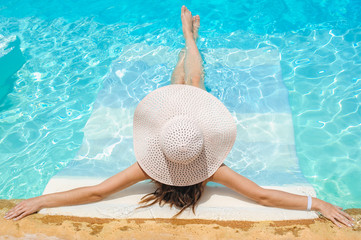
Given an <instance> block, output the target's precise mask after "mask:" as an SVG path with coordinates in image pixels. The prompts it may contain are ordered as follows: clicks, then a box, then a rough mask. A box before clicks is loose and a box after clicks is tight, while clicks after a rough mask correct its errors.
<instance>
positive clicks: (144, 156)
mask: <svg viewBox="0 0 361 240" xmlns="http://www.w3.org/2000/svg"><path fill="white" fill-rule="evenodd" d="M178 115H183V116H188V117H190V118H192V119H193V120H194V122H196V123H197V125H198V127H199V128H200V129H201V131H202V133H203V137H204V147H203V150H202V152H201V154H200V155H199V157H198V158H197V159H196V160H194V161H192V162H191V163H189V164H180V163H175V162H172V161H169V160H167V158H166V156H165V155H164V154H163V152H162V150H161V147H160V144H159V141H160V139H159V137H160V131H161V128H162V126H163V125H164V124H165V123H166V122H167V121H168V120H169V119H171V118H173V117H175V116H178ZM236 133H237V128H236V124H235V121H234V119H233V117H232V115H231V113H230V112H229V111H228V109H227V108H226V107H225V106H224V105H223V103H222V102H221V101H220V100H218V99H217V98H216V97H214V96H213V95H212V94H210V93H208V92H206V91H204V90H202V89H200V88H197V87H193V86H189V85H182V84H172V85H168V86H165V87H161V88H158V89H156V90H154V91H153V92H151V93H149V94H148V95H147V96H146V97H145V98H144V99H143V100H142V101H141V102H140V103H139V104H138V106H137V108H136V110H135V112H134V119H133V144H134V153H135V157H136V159H137V161H138V163H139V165H140V166H141V168H142V169H143V170H144V171H145V172H146V173H147V174H148V175H149V176H150V177H151V178H152V179H154V180H156V181H158V182H160V183H163V184H167V185H173V186H189V185H194V184H197V183H200V182H202V181H204V180H206V179H208V178H209V177H211V176H212V175H213V174H214V173H215V172H216V171H217V169H218V168H219V167H220V165H221V164H222V163H223V161H224V160H225V158H226V157H227V155H228V153H229V152H230V150H231V149H232V147H233V144H234V141H235V139H236Z"/></svg>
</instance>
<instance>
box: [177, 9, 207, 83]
mask: <svg viewBox="0 0 361 240" xmlns="http://www.w3.org/2000/svg"><path fill="white" fill-rule="evenodd" d="M181 18H182V28H183V35H184V38H185V41H186V51H185V57H184V74H185V76H184V81H185V83H186V84H189V85H193V86H196V87H199V88H202V89H204V90H205V88H204V73H203V66H202V57H201V55H200V54H199V51H198V48H197V45H196V42H195V41H194V38H193V18H192V13H191V12H190V11H189V10H188V9H187V8H186V7H185V6H183V7H182V13H181ZM194 19H195V20H196V21H197V22H199V16H195V18H194Z"/></svg>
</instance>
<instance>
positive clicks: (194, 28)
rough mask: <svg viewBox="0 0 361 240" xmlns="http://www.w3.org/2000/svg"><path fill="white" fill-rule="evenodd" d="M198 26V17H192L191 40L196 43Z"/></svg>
mask: <svg viewBox="0 0 361 240" xmlns="http://www.w3.org/2000/svg"><path fill="white" fill-rule="evenodd" d="M199 26H200V17H199V15H196V16H194V17H193V38H194V41H197V39H198V30H199Z"/></svg>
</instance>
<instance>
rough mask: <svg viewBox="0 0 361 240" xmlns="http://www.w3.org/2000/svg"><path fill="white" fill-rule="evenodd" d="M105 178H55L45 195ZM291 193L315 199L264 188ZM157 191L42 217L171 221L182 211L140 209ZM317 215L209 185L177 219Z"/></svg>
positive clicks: (142, 189) (144, 185)
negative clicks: (148, 196) (60, 216)
mask: <svg viewBox="0 0 361 240" xmlns="http://www.w3.org/2000/svg"><path fill="white" fill-rule="evenodd" d="M103 180H104V179H94V178H89V179H76V178H74V179H70V178H60V177H59V178H52V179H51V180H50V182H49V184H48V186H47V188H46V189H45V191H44V194H47V193H53V192H59V191H65V190H69V189H73V188H76V187H82V186H89V185H96V184H98V183H100V182H102V181H103ZM265 188H269V189H277V190H282V191H287V192H290V193H295V194H301V195H311V196H316V194H315V191H314V189H313V188H312V187H310V186H282V187H274V186H272V187H265ZM152 191H154V184H153V183H149V182H147V181H145V182H141V183H138V184H135V185H134V186H132V187H129V188H127V189H125V190H123V191H120V192H118V193H115V194H113V195H111V196H109V197H107V198H106V199H103V200H102V201H99V202H95V203H90V204H83V205H76V206H66V207H57V208H46V209H42V210H41V211H40V213H41V214H51V215H69V216H79V217H98V218H119V219H124V218H126V219H129V218H146V219H148V218H149V219H155V218H172V217H173V216H174V215H175V214H176V213H178V211H179V209H176V208H174V207H173V208H170V207H169V205H165V206H162V207H160V206H159V205H158V204H156V205H153V206H150V207H146V208H138V207H139V206H140V205H139V204H138V202H139V201H140V199H141V198H142V197H143V196H144V195H146V194H148V193H150V192H152ZM317 217H318V216H317V215H316V213H314V212H312V211H311V212H308V211H299V210H287V209H280V208H273V207H265V206H261V205H259V204H257V203H255V202H253V201H252V200H249V199H248V198H245V197H243V196H242V195H240V194H238V193H236V192H234V191H232V190H230V189H228V188H226V187H223V186H206V188H205V190H204V193H203V195H202V197H201V199H200V201H199V204H198V205H197V207H196V210H195V214H194V213H193V212H192V210H191V209H187V210H185V211H184V212H183V213H182V214H181V215H179V216H178V217H177V218H178V219H213V220H238V221H266V220H292V219H313V218H317Z"/></svg>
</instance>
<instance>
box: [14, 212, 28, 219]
mask: <svg viewBox="0 0 361 240" xmlns="http://www.w3.org/2000/svg"><path fill="white" fill-rule="evenodd" d="M26 215H28V213H27V212H23V213H22V214H21V215H20V216H18V217H16V218H14V220H15V221H17V220H20V219H22V218H23V217H25V216H26Z"/></svg>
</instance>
